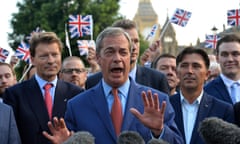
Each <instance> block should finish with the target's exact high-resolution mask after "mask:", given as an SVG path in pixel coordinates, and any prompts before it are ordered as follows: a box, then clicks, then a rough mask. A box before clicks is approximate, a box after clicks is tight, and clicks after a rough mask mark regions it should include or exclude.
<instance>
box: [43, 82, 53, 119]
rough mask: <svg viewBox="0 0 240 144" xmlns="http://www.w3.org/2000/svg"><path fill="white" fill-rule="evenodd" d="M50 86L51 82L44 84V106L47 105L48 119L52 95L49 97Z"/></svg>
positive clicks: (50, 117) (50, 111) (50, 116)
mask: <svg viewBox="0 0 240 144" xmlns="http://www.w3.org/2000/svg"><path fill="white" fill-rule="evenodd" d="M51 87H52V84H51V83H47V84H46V85H45V86H44V89H45V92H44V97H45V104H46V107H47V111H48V116H49V119H50V120H51V119H52V97H51V94H50V88H51Z"/></svg>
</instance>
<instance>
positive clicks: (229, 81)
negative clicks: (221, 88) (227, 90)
mask: <svg viewBox="0 0 240 144" xmlns="http://www.w3.org/2000/svg"><path fill="white" fill-rule="evenodd" d="M220 77H221V78H222V80H223V82H224V84H225V85H226V86H227V87H231V86H232V84H233V83H236V82H237V83H238V84H240V80H238V81H233V80H231V79H229V78H227V77H226V76H225V75H224V74H222V73H221V74H220Z"/></svg>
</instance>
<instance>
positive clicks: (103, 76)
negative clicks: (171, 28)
mask: <svg viewBox="0 0 240 144" xmlns="http://www.w3.org/2000/svg"><path fill="white" fill-rule="evenodd" d="M62 49H63V45H62V42H61V41H60V39H59V38H58V36H57V35H56V34H55V33H54V32H41V33H35V34H34V35H33V36H32V38H31V40H30V55H31V65H27V66H26V67H25V68H24V72H23V73H26V75H25V77H24V80H23V81H21V82H17V79H16V74H15V71H14V68H13V66H14V64H16V62H13V63H14V64H13V63H10V64H8V63H3V62H2V63H0V100H1V103H0V128H1V129H0V141H1V143H3V144H21V143H22V144H62V143H64V144H70V143H73V142H75V143H77V142H79V143H91V144H94V143H96V144H117V143H118V144H124V143H130V141H131V142H132V143H134V144H136V143H139V144H143V143H149V144H150V143H160V144H161V143H169V144H205V143H207V142H206V141H204V138H203V137H202V135H201V134H200V133H199V131H198V129H199V125H200V124H201V122H202V121H204V120H205V119H206V118H210V117H217V118H219V119H221V120H223V121H225V122H227V123H231V124H235V125H237V126H240V115H239V112H240V37H239V36H238V35H236V34H228V35H225V36H224V37H222V38H221V39H220V40H219V41H218V43H217V47H216V54H215V55H208V54H207V53H206V52H205V51H204V50H203V49H197V48H194V47H186V48H185V49H184V50H182V51H181V52H179V54H178V55H177V56H174V55H171V54H169V53H161V42H160V41H159V40H158V41H156V42H153V43H152V44H151V45H150V46H149V48H147V49H146V50H145V52H144V53H143V54H142V55H141V56H139V52H140V50H139V49H140V38H139V34H138V29H137V25H136V23H135V22H133V21H131V20H128V19H122V20H118V21H116V22H114V23H113V25H112V26H110V27H107V28H105V29H104V30H103V31H102V32H101V33H99V35H98V37H97V39H96V50H94V49H93V48H89V55H88V59H87V60H88V62H89V64H90V66H91V68H90V69H88V68H86V66H85V65H84V63H83V61H82V60H81V59H80V58H79V57H77V56H69V57H66V58H64V59H63V61H62V57H61V52H62ZM138 59H140V60H139V62H138ZM138 63H139V64H138ZM146 63H148V64H146ZM149 64H150V65H149ZM89 71H90V72H89ZM126 137H127V138H126Z"/></svg>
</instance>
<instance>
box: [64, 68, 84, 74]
mask: <svg viewBox="0 0 240 144" xmlns="http://www.w3.org/2000/svg"><path fill="white" fill-rule="evenodd" d="M73 71H75V72H76V73H77V74H80V73H83V72H86V69H78V68H73V69H62V71H61V72H62V73H66V74H72V73H73Z"/></svg>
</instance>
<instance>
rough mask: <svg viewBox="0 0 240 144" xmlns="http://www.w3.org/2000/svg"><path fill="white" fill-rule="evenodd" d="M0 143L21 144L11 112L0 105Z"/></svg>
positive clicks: (3, 105) (8, 107) (8, 108)
mask: <svg viewBox="0 0 240 144" xmlns="http://www.w3.org/2000/svg"><path fill="white" fill-rule="evenodd" d="M0 143H1V144H21V140H20V137H19V133H18V129H17V125H16V121H15V117H14V114H13V110H12V108H11V107H10V106H8V105H6V104H3V103H0Z"/></svg>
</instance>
